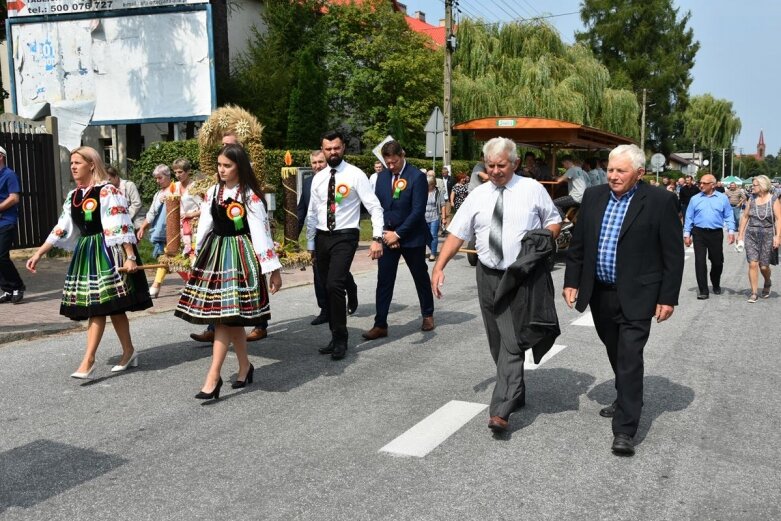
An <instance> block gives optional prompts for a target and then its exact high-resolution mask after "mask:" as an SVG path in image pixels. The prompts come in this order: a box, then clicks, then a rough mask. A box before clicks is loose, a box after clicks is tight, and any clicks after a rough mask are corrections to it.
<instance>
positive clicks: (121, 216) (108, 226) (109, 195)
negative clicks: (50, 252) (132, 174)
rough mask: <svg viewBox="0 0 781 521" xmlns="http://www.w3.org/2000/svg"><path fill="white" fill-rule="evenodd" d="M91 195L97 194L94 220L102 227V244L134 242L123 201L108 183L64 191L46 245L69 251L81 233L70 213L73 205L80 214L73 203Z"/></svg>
mask: <svg viewBox="0 0 781 521" xmlns="http://www.w3.org/2000/svg"><path fill="white" fill-rule="evenodd" d="M77 191H78V192H79V193H77ZM95 192H98V197H99V203H98V205H97V206H98V218H99V219H100V223H101V225H102V229H103V240H105V241H106V245H108V246H115V245H118V244H124V243H126V242H127V243H130V244H135V243H136V231H135V228H134V227H133V222H132V221H131V220H130V214H129V213H128V204H127V199H125V196H124V195H122V192H120V191H119V189H117V188H116V187H114V185H112V184H109V183H106V184H104V185H98V186H94V187H90V188H86V189H85V188H74V189H73V190H71V191H70V192H68V195H67V197H65V203H64V204H63V206H62V213H61V214H60V218H59V220H58V221H57V225H56V226H55V227H54V229H53V230H52V231H51V233H49V236H48V237H47V238H46V242H48V243H49V244H51V245H53V246H56V247H58V248H62V249H65V250H69V251H73V249H74V248H75V247H76V242H77V241H78V239H79V237H81V235H82V231H81V229H80V226H79V224H78V223H76V222H74V220H73V215H72V212H73V211H74V210H73V209H74V208H76V207H77V206H79V209H78V211H82V212H83V210H82V209H81V206H80V205H76V204H75V203H74V201H84V200H85V199H89V197H88V196H89V195H90V194H95Z"/></svg>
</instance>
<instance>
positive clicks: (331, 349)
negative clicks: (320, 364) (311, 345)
mask: <svg viewBox="0 0 781 521" xmlns="http://www.w3.org/2000/svg"><path fill="white" fill-rule="evenodd" d="M317 351H318V352H319V353H320V354H321V355H330V354H331V353H333V352H334V341H333V340H331V341H330V342H328V345H327V346H325V347H321V348H320V349H318V350H317Z"/></svg>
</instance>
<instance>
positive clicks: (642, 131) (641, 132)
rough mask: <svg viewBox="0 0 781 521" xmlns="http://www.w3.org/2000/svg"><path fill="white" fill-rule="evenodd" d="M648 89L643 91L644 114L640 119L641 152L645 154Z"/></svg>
mask: <svg viewBox="0 0 781 521" xmlns="http://www.w3.org/2000/svg"><path fill="white" fill-rule="evenodd" d="M647 90H648V89H643V112H642V117H641V119H640V150H642V151H643V152H645V95H646V92H647Z"/></svg>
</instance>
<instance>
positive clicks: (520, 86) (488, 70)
mask: <svg viewBox="0 0 781 521" xmlns="http://www.w3.org/2000/svg"><path fill="white" fill-rule="evenodd" d="M453 63H454V64H455V66H454V69H453V118H454V121H464V120H467V119H473V118H480V117H487V116H495V115H513V116H536V117H545V118H555V119H563V120H567V121H572V122H575V123H581V124H584V125H589V126H593V127H597V128H600V129H603V130H607V131H610V132H614V133H616V134H621V135H625V136H629V137H634V138H637V137H638V135H639V125H638V119H639V110H640V109H639V106H638V104H637V100H636V98H635V95H634V94H633V93H632V92H629V91H626V90H620V89H613V88H610V74H609V72H608V70H607V68H605V66H603V65H602V64H601V63H600V62H599V61H598V60H596V59H595V58H594V56H593V54H592V53H591V51H589V50H588V49H587V48H586V47H585V46H583V45H580V44H575V45H568V44H565V43H563V42H562V41H561V38H560V37H559V34H558V33H557V32H556V30H555V29H554V28H553V27H552V26H550V25H549V24H547V23H545V22H542V21H535V22H515V23H510V24H506V25H502V26H495V25H484V24H482V23H479V22H477V23H476V22H471V21H469V20H466V21H464V22H463V23H461V24H460V25H459V27H458V47H457V49H456V52H455V55H454V57H453Z"/></svg>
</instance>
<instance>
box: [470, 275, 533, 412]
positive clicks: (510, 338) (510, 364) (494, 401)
mask: <svg viewBox="0 0 781 521" xmlns="http://www.w3.org/2000/svg"><path fill="white" fill-rule="evenodd" d="M503 275H504V271H501V270H494V269H491V268H487V267H485V266H483V264H482V263H480V262H478V263H477V298H478V300H479V302H480V311H481V312H482V314H483V324H484V325H485V333H486V335H488V348H489V349H490V350H491V357H492V358H493V359H494V362H495V363H496V385H495V386H494V393H493V395H492V396H491V405H490V406H489V407H488V414H489V415H490V416H501V417H502V418H505V419H507V418H508V417H509V416H510V414H512V413H513V412H514V411H515V410H517V409H519V408H520V407H521V406H522V404H523V402H524V400H525V394H526V385H525V384H524V382H523V362H524V360H525V358H526V351H524V350H523V349H521V347H520V346H519V345H518V340H517V338H516V335H515V327H514V325H513V323H512V317H511V315H510V314H509V313H503V314H502V315H499V314H498V313H496V312H495V310H494V295H495V294H496V288H498V287H499V281H500V280H502V276H503Z"/></svg>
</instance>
